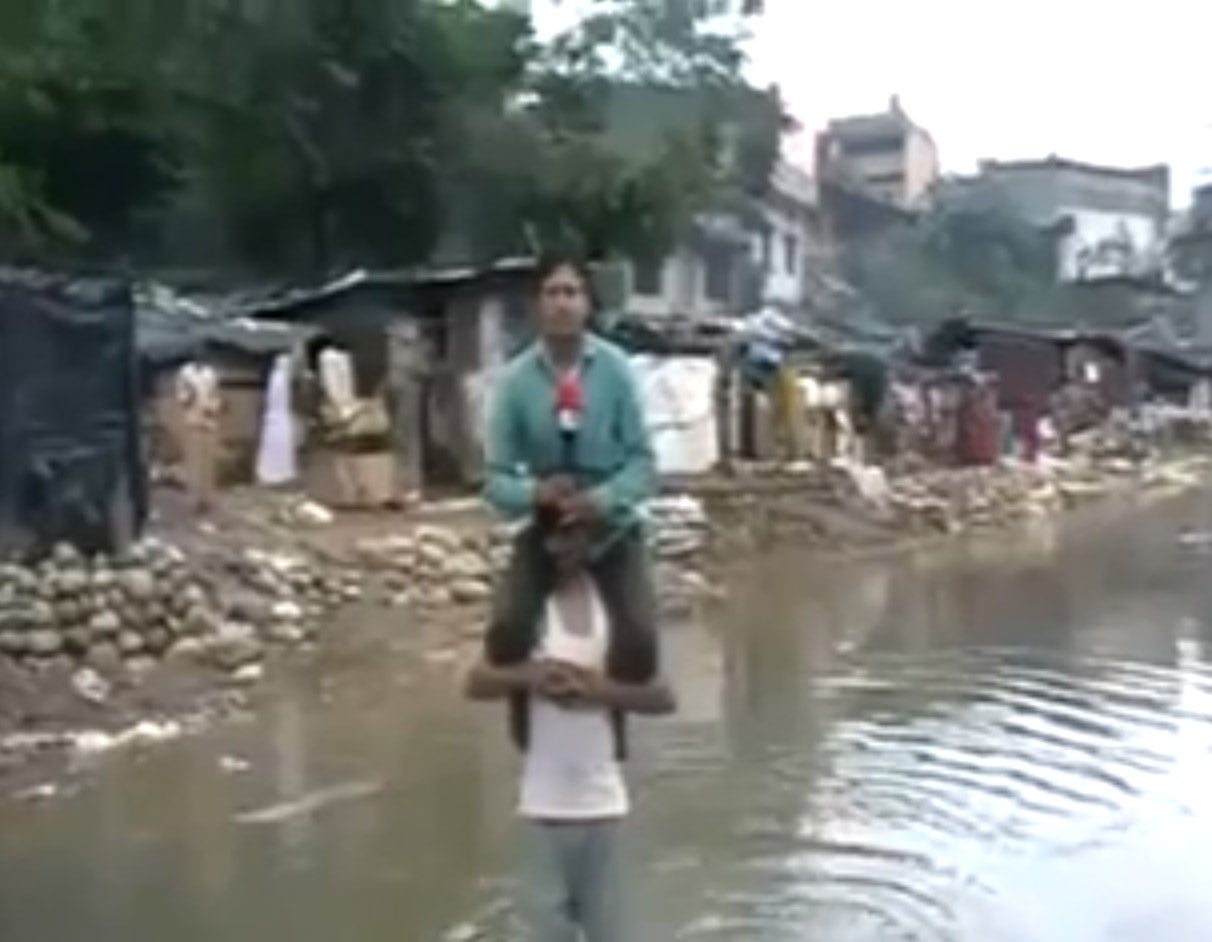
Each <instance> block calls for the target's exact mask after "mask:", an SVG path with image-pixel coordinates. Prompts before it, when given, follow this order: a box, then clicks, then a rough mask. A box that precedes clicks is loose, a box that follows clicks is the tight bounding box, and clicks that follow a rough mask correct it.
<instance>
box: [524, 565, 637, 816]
mask: <svg viewBox="0 0 1212 942" xmlns="http://www.w3.org/2000/svg"><path fill="white" fill-rule="evenodd" d="M586 596H587V597H586ZM586 602H588V604H589V608H590V617H589V625H590V629H589V631H588V632H587V633H585V634H574V633H573V632H570V631H569V630H568V628H567V626H566V622H565V617H566V616H565V614H564V613H565V612H567V611H568V609H569V606H576V605H578V604H580V605H584V604H586ZM609 630H610V626H609V624H608V622H607V616H606V610H605V607H604V606H603V605H602V600H601V598H600V596H599V595H598V592H597V588H596V586H594V584H593V580H592V579H590V578H589V577H587V576H586V577H582V578H579V579H576V580H573V581H571V582H569V583H568V584H567V585H564V586H561V587H560V588H558V589H557V590H556V591H555V592H554V593H553V594H552V596H551V598H550V599H548V601H547V606H546V610H545V615H544V618H543V625H542V631H541V634H540V641H539V646H538V651H537V655H538V656H539V657H547V658H554V659H556V660H560V661H566V662H568V663H570V664H576V665H578V666H580V667H584V668H587V669H590V670H596V671H601V670H604V669H605V666H606V648H607V643H608V639H609ZM518 810H519V814H521V816H522V817H524V818H528V819H530V820H537V821H590V820H602V819H609V818H620V817H623V816H624V815H626V814H627V812H628V810H629V801H628V796H627V785H626V783H625V782H624V780H623V772H622V769H621V768H620V765H619V762H618V759H617V757H616V751H615V731H614V724H613V723H612V722H611V719H610V714H609V712H608V711H606V710H597V709H595V710H580V709H565V708H564V707H561V706H557V705H556V704H554V703H551V702H550V701H548V700H543V699H541V698H539V697H531V698H530V736H529V742H528V744H527V748H526V756H525V760H524V766H523V769H522V788H521V798H520V801H519V803H518Z"/></svg>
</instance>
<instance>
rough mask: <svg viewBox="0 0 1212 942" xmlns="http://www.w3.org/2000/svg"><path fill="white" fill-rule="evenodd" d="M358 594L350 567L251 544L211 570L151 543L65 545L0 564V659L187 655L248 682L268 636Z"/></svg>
mask: <svg viewBox="0 0 1212 942" xmlns="http://www.w3.org/2000/svg"><path fill="white" fill-rule="evenodd" d="M359 591H360V590H359V589H358V588H357V586H356V585H355V584H354V583H353V581H352V579H351V578H350V577H349V576H348V575H347V574H342V575H331V574H324V573H322V572H320V571H318V569H317V567H315V566H313V565H309V564H308V563H307V562H306V561H304V560H303V559H301V558H298V557H290V556H277V555H273V554H269V553H259V552H257V551H255V550H246V551H245V552H244V553H243V555H241V556H239V557H237V558H233V559H228V560H225V561H223V563H222V564H221V565H216V566H208V565H207V562H206V561H205V560H198V559H191V558H188V557H187V556H186V554H185V553H183V552H182V551H181V550H180V549H179V548H177V547H175V546H172V545H170V544H167V543H164V542H162V541H159V540H154V539H149V540H145V541H143V542H141V543H139V544H138V545H136V546H135V547H134V548H133V549H132V550H131V551H130V552H128V553H126V554H124V555H122V556H120V557H113V558H111V557H105V556H97V557H93V558H86V557H84V556H82V555H81V554H80V553H79V552H77V551H76V550H75V549H73V548H72V547H70V546H66V545H64V546H59V547H57V548H56V549H55V550H54V552H53V553H52V554H50V555H49V556H48V557H47V558H46V559H44V560H42V561H41V562H39V563H37V564H35V565H19V564H14V563H9V564H3V565H0V655H3V656H5V657H7V658H9V659H10V660H12V661H15V662H18V663H20V664H22V665H24V666H27V667H30V668H34V669H41V668H55V667H59V668H66V669H73V668H76V667H80V666H84V667H88V668H90V669H91V670H92V671H94V672H97V673H98V674H101V675H109V676H113V675H115V674H117V673H120V672H123V671H125V672H127V673H129V674H130V675H133V676H140V675H143V674H145V673H146V672H148V671H149V670H150V669H152V668H153V667H155V665H156V664H157V663H158V662H159V661H161V660H164V659H188V660H190V661H194V662H197V663H200V664H204V665H207V666H211V667H214V668H216V669H219V670H223V671H226V672H230V673H232V674H234V675H235V676H236V677H237V679H242V680H251V679H253V678H254V677H255V676H258V675H259V672H260V661H261V660H262V658H263V656H264V653H265V645H266V642H284V643H299V642H302V641H304V640H306V639H307V638H309V637H310V636H311V634H312V633H313V632H314V631H315V629H316V626H317V624H318V623H319V619H320V616H321V615H322V614H323V613H324V612H325V611H326V609H328V608H329V607H331V606H332V605H333V604H335V603H337V602H342V601H347V600H349V599H350V598H353V597H356V594H357V593H358V592H359Z"/></svg>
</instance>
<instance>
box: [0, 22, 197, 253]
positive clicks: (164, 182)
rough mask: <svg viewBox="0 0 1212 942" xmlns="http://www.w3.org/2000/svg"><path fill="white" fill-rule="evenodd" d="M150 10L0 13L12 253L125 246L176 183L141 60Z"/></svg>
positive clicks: (1, 172) (2, 207) (1, 134)
mask: <svg viewBox="0 0 1212 942" xmlns="http://www.w3.org/2000/svg"><path fill="white" fill-rule="evenodd" d="M166 5H168V3H167V2H166ZM152 10H153V7H151V6H150V5H149V6H144V5H142V4H140V3H137V2H133V0H128V2H126V3H121V2H118V0H98V2H96V3H83V2H62V3H38V2H33V0H13V2H12V3H9V4H6V5H5V8H4V11H3V13H2V14H0V240H2V241H3V244H4V247H5V248H6V250H7V251H8V252H9V253H11V254H22V253H25V252H30V251H46V250H55V249H60V248H62V247H64V246H65V245H74V246H76V247H77V248H79V247H80V246H81V245H82V244H85V243H89V245H88V246H86V248H92V249H93V250H94V251H98V250H100V247H101V246H103V245H108V246H109V247H111V248H112V247H115V246H118V247H125V246H126V245H128V244H129V242H130V241H131V239H132V238H133V236H134V231H135V229H136V227H137V225H138V223H139V221H140V217H141V215H142V214H143V213H146V212H148V211H151V210H153V209H154V208H155V207H156V206H157V205H158V204H159V203H160V201H161V200H162V199H163V198H164V197H165V195H166V194H167V193H168V192H169V191H171V190H172V188H173V187H174V186H175V175H176V167H175V166H174V161H173V145H172V141H171V140H170V136H169V135H168V134H167V133H166V132H165V127H164V125H163V122H162V121H160V120H159V119H160V114H161V112H160V103H161V99H160V97H159V92H158V90H157V83H156V82H155V81H154V78H149V77H148V75H147V74H146V73H144V72H143V71H142V67H143V66H146V65H148V63H147V61H146V57H145V56H142V55H140V54H139V50H140V49H146V48H149V47H148V46H147V45H144V44H143V43H140V42H139V39H140V38H146V35H147V34H146V32H145V30H143V29H141V27H143V26H146V25H147V24H148V23H149V22H150V20H149V18H148V16H147V15H146V14H149V13H150V12H151V11H152Z"/></svg>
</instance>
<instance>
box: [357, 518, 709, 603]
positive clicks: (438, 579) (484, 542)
mask: <svg viewBox="0 0 1212 942" xmlns="http://www.w3.org/2000/svg"><path fill="white" fill-rule="evenodd" d="M650 515H651V519H652V524H653V525H652V526H651V528H650V533H651V545H652V549H653V552H654V555H655V557H656V559H657V560H658V562H659V563H660V567H659V576H661V578H660V587H661V590H662V596H663V597H667V596H669V595H673V596H677V597H679V598H683V599H684V597H685V596H687V595H688V594H689V593H690V592H691V590H692V589H693V592H694V594H695V595H700V594H702V592H703V590H704V580H703V579H702V578H701V576H699V575H698V573H697V568H696V567H697V565H698V563H699V562H700V560H701V558H702V556H703V553H704V551H705V549H706V545H707V541H708V538H709V526H708V521H707V515H706V513H705V512H704V510H703V507H702V505H701V504H700V503H699V502H698V501H697V500H695V499H693V498H690V497H674V498H662V499H660V500H657V501H654V502H653V504H652V505H651V507H650ZM511 532H512V531H511V530H510V529H509V528H507V527H497V528H494V529H492V530H488V531H483V530H470V531H465V532H464V531H458V530H453V529H449V528H446V527H439V526H421V527H418V528H417V529H415V530H414V531H412V532H411V533H406V534H397V535H392V536H386V537H378V538H374V539H367V540H362V541H360V542H359V543H358V544H357V556H358V560H359V562H360V563H361V565H362V566H363V567H365V568H366V569H367V570H369V571H371V572H374V573H375V574H376V575H377V579H378V582H379V583H380V584H381V586H382V600H383V601H385V602H387V603H388V604H390V605H392V606H400V607H409V608H414V609H417V610H420V611H422V612H425V613H434V612H438V611H441V610H443V609H455V610H461V609H466V608H482V607H483V606H485V605H486V604H487V603H488V601H489V600H490V598H491V597H492V592H493V583H494V580H495V578H496V576H497V574H498V573H500V572H501V571H502V570H503V569H504V568H505V565H506V563H507V561H508V559H509V552H510V539H511Z"/></svg>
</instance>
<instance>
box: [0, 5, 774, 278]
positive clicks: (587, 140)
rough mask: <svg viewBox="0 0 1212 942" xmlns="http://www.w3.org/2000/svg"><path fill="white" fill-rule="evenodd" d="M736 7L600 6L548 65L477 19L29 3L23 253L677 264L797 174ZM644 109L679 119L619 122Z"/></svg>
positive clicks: (519, 23) (311, 269)
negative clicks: (707, 230)
mask: <svg viewBox="0 0 1212 942" xmlns="http://www.w3.org/2000/svg"><path fill="white" fill-rule="evenodd" d="M724 6H727V4H724ZM720 7H721V5H720V4H719V3H710V2H706V0H674V2H664V0H663V2H656V0H601V2H600V3H598V4H596V5H595V9H594V10H593V12H592V15H591V16H589V17H588V18H587V19H586V20H585V21H584V22H583V23H581V24H580V25H578V27H577V28H575V29H573V30H572V31H571V32H570V33H568V34H567V35H565V36H560V37H557V38H556V39H555V40H554V41H552V42H551V43H549V44H547V45H545V46H541V45H539V44H538V43H536V41H535V40H534V38H533V36H532V35H531V32H530V26H529V23H528V22H527V21H526V20H525V19H524V18H521V17H518V16H516V15H513V14H510V13H507V12H502V11H499V10H495V9H488V8H486V7H485V6H483V5H481V4H480V3H478V2H476V0H9V2H8V3H6V4H5V7H4V10H3V11H0V248H2V249H3V250H4V251H5V252H6V253H8V254H10V255H12V254H18V253H39V254H42V255H47V254H65V253H70V254H76V255H80V254H86V255H88V256H90V257H92V258H94V259H114V258H118V257H122V258H133V259H134V260H135V261H136V262H138V261H140V260H145V261H146V260H152V261H156V262H166V261H167V262H181V263H185V264H195V263H201V264H214V263H222V264H236V265H239V266H241V267H251V268H254V269H259V270H262V271H265V272H269V273H275V274H285V275H295V276H315V275H322V274H325V273H328V272H331V271H332V270H335V269H340V268H344V267H347V266H350V265H383V266H399V265H408V264H413V263H419V262H423V261H425V260H428V259H430V258H432V257H433V256H434V254H435V252H439V253H440V252H441V251H443V250H444V249H449V250H450V251H457V252H459V253H460V254H466V253H467V252H468V251H470V252H473V253H475V254H477V255H482V256H488V255H495V254H501V253H503V252H507V251H533V250H534V249H536V248H538V247H541V246H542V245H546V244H550V243H552V242H555V241H560V242H568V241H570V240H575V241H577V242H579V243H580V244H581V245H582V246H583V247H584V248H585V249H586V250H587V251H588V252H590V253H591V254H594V255H598V256H609V255H620V254H630V255H634V254H648V253H657V252H660V251H663V250H664V249H665V248H666V247H668V245H669V244H670V243H671V242H672V241H673V239H674V238H675V237H676V236H677V235H678V233H679V232H680V231H681V228H682V227H683V226H684V225H685V224H686V222H687V221H688V220H689V219H690V218H691V217H692V216H693V214H694V213H695V212H698V211H700V210H701V209H703V208H705V207H708V206H713V205H718V204H720V203H721V202H726V201H728V200H739V199H740V198H741V197H745V196H751V195H753V194H756V193H759V192H760V191H761V189H762V188H763V187H764V185H765V181H766V179H767V177H768V176H769V170H770V166H771V165H772V163H773V159H774V155H775V154H776V153H777V143H778V136H779V133H780V131H781V127H782V125H781V122H782V110H781V106H780V105H779V104H778V101H777V96H776V95H773V94H772V95H766V96H757V95H755V94H754V93H752V92H750V91H748V90H747V89H745V88H744V85H743V82H742V80H741V75H740V67H741V64H742V56H741V53H740V49H741V47H740V44H739V40H740V32H739V26H738V24H740V23H741V22H743V16H740V15H739V14H738V13H736V12H731V13H728V14H727V15H725V12H726V11H723V10H722V9H721V8H720ZM620 89H623V90H624V91H622V92H621V91H620ZM636 89H639V90H641V91H644V90H647V91H650V92H652V101H653V103H654V104H653V107H654V108H658V110H657V112H654V114H655V115H656V117H655V119H654V118H653V117H651V116H650V117H649V118H648V120H647V122H645V120H644V119H643V115H642V114H639V113H637V114H631V115H627V114H625V113H620V112H619V110H618V108H617V102H618V100H619V99H620V97H622V98H627V97H628V95H629V94H630V92H631V91H633V90H636ZM670 101H672V102H673V104H672V109H671V107H670ZM658 106H659V107H658ZM661 108H663V109H664V110H660V109H661ZM671 110H672V112H673V114H674V117H675V118H676V120H666V118H667V117H668V116H669V114H670V111H671ZM641 111H642V109H641ZM637 122H638V124H639V125H641V126H643V125H645V123H647V124H648V125H651V128H650V129H649V130H651V131H652V132H653V133H651V134H650V135H649V136H648V139H647V140H645V141H644V143H643V146H636V147H633V146H631V143H632V142H631V141H630V140H629V137H628V135H629V134H631V133H632V132H631V131H630V130H628V127H629V125H630V124H635V123H637Z"/></svg>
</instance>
